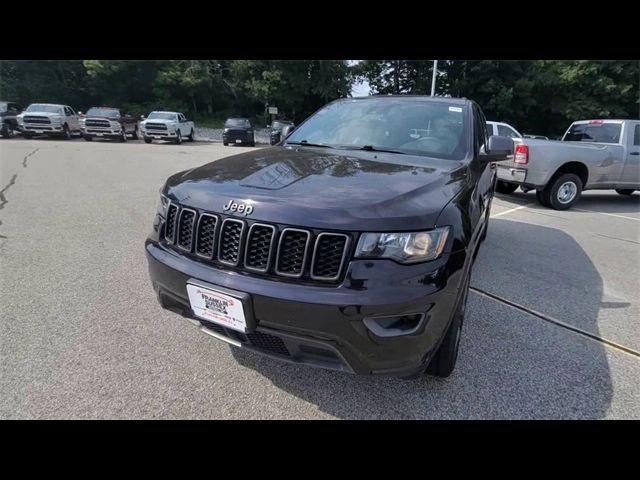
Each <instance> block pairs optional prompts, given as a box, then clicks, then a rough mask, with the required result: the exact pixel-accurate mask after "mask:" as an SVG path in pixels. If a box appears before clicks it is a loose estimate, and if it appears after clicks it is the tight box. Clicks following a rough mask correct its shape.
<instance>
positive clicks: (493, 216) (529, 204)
mask: <svg viewBox="0 0 640 480" xmlns="http://www.w3.org/2000/svg"><path fill="white" fill-rule="evenodd" d="M531 205H535V202H534V203H527V204H526V205H520V206H519V207H516V208H510V209H509V210H505V211H504V212H500V213H496V214H495V215H491V218H495V217H500V216H502V215H506V214H507V213H511V212H515V211H517V210H522V209H523V208H527V207H530V206H531Z"/></svg>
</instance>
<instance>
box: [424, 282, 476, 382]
mask: <svg viewBox="0 0 640 480" xmlns="http://www.w3.org/2000/svg"><path fill="white" fill-rule="evenodd" d="M470 278H471V271H469V273H467V278H466V279H465V284H464V287H462V288H463V291H462V295H461V296H460V300H459V303H458V306H457V307H456V312H455V313H454V314H453V320H452V321H451V325H449V328H448V329H447V333H446V334H445V335H444V339H443V340H442V343H441V344H440V347H438V351H437V352H436V353H435V355H434V356H433V358H432V359H431V361H430V362H429V366H428V367H427V374H428V375H433V376H436V377H442V378H445V377H448V376H449V375H451V372H453V369H454V367H455V366H456V360H457V359H458V351H459V350H460V338H461V334H462V324H463V323H464V312H465V310H466V306H467V297H468V296H469V279H470Z"/></svg>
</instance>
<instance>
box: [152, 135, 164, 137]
mask: <svg viewBox="0 0 640 480" xmlns="http://www.w3.org/2000/svg"><path fill="white" fill-rule="evenodd" d="M153 138H162V137H161V136H160V135H154V136H153Z"/></svg>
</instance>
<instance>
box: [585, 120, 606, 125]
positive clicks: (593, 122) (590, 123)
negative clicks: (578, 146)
mask: <svg viewBox="0 0 640 480" xmlns="http://www.w3.org/2000/svg"><path fill="white" fill-rule="evenodd" d="M603 123H604V121H602V120H589V125H602V124H603Z"/></svg>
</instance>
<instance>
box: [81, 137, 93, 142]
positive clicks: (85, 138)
mask: <svg viewBox="0 0 640 480" xmlns="http://www.w3.org/2000/svg"><path fill="white" fill-rule="evenodd" d="M82 138H84V141H85V142H90V141H92V140H93V137H87V136H85V135H83V136H82Z"/></svg>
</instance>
